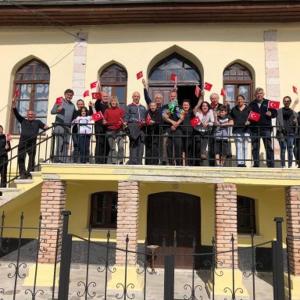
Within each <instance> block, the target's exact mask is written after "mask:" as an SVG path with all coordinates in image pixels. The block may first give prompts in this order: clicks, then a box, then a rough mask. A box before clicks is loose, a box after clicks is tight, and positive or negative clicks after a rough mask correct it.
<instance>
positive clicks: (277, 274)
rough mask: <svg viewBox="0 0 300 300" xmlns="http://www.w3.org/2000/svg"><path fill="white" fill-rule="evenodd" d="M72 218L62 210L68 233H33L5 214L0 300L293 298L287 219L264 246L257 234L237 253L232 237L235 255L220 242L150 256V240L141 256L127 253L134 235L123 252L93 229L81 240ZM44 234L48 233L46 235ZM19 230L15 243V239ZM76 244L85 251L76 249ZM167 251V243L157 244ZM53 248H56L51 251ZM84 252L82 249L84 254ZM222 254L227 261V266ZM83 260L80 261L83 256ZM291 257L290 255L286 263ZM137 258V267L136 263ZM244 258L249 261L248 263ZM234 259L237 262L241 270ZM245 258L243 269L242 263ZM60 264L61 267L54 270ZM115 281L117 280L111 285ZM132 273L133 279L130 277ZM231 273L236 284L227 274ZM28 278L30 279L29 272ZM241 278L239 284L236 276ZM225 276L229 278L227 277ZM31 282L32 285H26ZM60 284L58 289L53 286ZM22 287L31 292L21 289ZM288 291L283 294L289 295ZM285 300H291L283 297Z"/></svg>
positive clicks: (0, 242)
mask: <svg viewBox="0 0 300 300" xmlns="http://www.w3.org/2000/svg"><path fill="white" fill-rule="evenodd" d="M69 215H70V213H69V212H63V216H64V222H63V228H62V229H60V228H45V227H43V226H42V225H41V224H42V223H41V221H42V217H40V218H39V221H38V225H37V226H36V227H26V226H24V219H25V217H24V215H23V214H21V215H20V218H19V224H16V226H6V221H5V218H6V217H5V214H4V213H3V214H2V218H1V227H0V229H1V230H0V269H1V272H0V273H1V275H0V276H1V280H0V299H44V298H45V297H46V298H47V299H59V300H66V299H73V298H74V297H75V298H78V299H81V298H82V299H98V298H101V299H124V300H126V299H143V300H146V299H164V300H170V299H172V300H174V299H193V300H196V299H213V300H214V299H223V298H224V299H232V300H233V299H241V298H242V297H243V295H246V294H249V299H254V300H255V299H264V300H268V299H270V300H273V299H274V300H282V299H289V300H292V296H291V282H288V285H287V286H286V287H285V283H284V280H283V277H284V273H285V272H287V274H288V277H289V278H290V268H289V264H287V265H286V263H289V261H288V251H289V248H287V250H286V251H285V250H284V249H283V244H282V219H281V218H276V219H275V221H276V239H275V240H273V241H266V242H264V243H259V244H257V243H255V235H254V234H252V235H251V246H249V247H240V248H237V246H236V245H237V243H236V240H235V237H234V236H232V237H231V239H230V240H229V241H228V243H229V244H230V245H231V249H230V250H227V251H217V250H216V249H217V246H216V242H215V240H214V239H212V244H211V247H210V250H209V251H206V252H205V251H204V252H201V251H200V252H199V251H197V250H196V249H197V248H196V243H195V240H196V239H194V242H193V245H192V247H191V248H192V251H191V252H190V253H188V252H186V253H182V252H181V253H180V252H179V251H177V250H178V249H177V248H176V247H179V246H180V245H179V246H178V245H177V246H176V243H175V247H172V249H169V250H168V251H167V252H164V251H161V252H160V251H157V252H153V251H151V249H152V248H151V245H147V241H146V242H145V244H143V245H142V246H141V247H139V249H138V250H137V251H132V250H130V247H129V243H130V240H129V236H128V235H127V236H126V237H125V241H124V242H125V243H124V245H125V247H124V248H118V247H116V245H115V243H114V242H112V241H111V237H110V232H107V236H106V241H105V242H101V243H99V242H97V241H95V240H94V239H93V238H92V233H93V228H91V227H89V229H88V234H87V236H85V237H81V236H79V235H77V234H71V233H69V229H68V222H69ZM53 230H54V231H55V233H56V237H57V240H56V246H55V256H54V258H55V259H54V260H53V261H52V262H51V264H52V267H53V268H52V271H51V274H50V275H49V274H48V276H50V277H51V276H52V277H51V278H52V279H51V280H50V281H51V282H52V284H49V286H46V287H45V286H43V287H42V286H40V283H39V280H40V279H39V278H40V276H42V275H43V276H45V274H42V275H41V274H40V272H43V271H40V267H41V257H42V256H43V255H45V254H47V251H52V250H53V249H52V250H49V249H47V247H45V246H44V245H47V240H45V236H47V232H48V233H49V232H52V231H53ZM25 231H32V232H35V234H31V235H30V236H31V238H25V237H26V235H24V232H25ZM43 231H44V232H43ZM13 232H14V235H13V236H15V237H14V238H11V237H10V236H12V234H13ZM78 243H79V244H80V248H78ZM160 246H162V245H160ZM52 247H53V246H52ZM79 249H80V250H79ZM261 249H268V251H269V252H268V253H269V254H268V255H269V256H270V257H271V258H272V259H271V261H272V263H271V267H267V266H264V264H265V263H266V261H265V260H264V259H261V258H259V257H258V253H259V250H261ZM222 255H226V256H227V257H230V259H231V263H230V264H229V265H228V261H227V262H226V265H225V261H223V260H222ZM78 256H80V257H78ZM116 256H119V257H120V256H121V257H122V259H123V263H122V264H116ZM286 256H287V257H286ZM132 257H134V258H135V262H134V263H133V262H132ZM179 257H181V258H182V257H188V258H189V259H191V261H192V264H191V265H190V267H189V268H188V269H187V270H185V271H184V272H180V271H177V259H178V258H179ZM245 257H248V258H247V261H246V262H245ZM158 258H161V259H162V260H163V262H164V263H163V265H162V266H155V263H156V261H157V260H158ZM236 259H239V265H238V264H237V261H236ZM242 260H244V262H243V263H242V262H241V261H242ZM58 264H60V268H57V266H58ZM120 270H121V276H120V273H119V275H118V276H117V277H116V278H118V280H117V282H115V283H114V286H112V285H111V280H112V278H113V277H114V276H115V274H117V273H118V272H120ZM132 270H134V272H135V274H136V276H132ZM226 270H227V272H229V273H230V274H231V279H229V278H228V276H226V277H225V275H226V274H224V272H225V271H226ZM29 271H30V272H31V275H30V272H29ZM240 274H242V280H243V283H244V284H243V286H241V285H240V284H241V280H237V277H238V276H240ZM227 275H228V273H227ZM28 277H31V281H30V283H29V284H28V282H26V280H27V281H28ZM134 277H139V278H140V281H141V282H142V289H141V290H137V287H136V286H135V284H136V282H133V281H132V279H133V278H134ZM57 279H59V280H58V286H57V284H56V281H57ZM220 281H223V282H225V283H226V285H225V286H224V288H223V291H222V292H223V298H220V295H219V294H218V293H217V292H216V290H215V288H216V284H219V283H220ZM24 284H25V285H26V286H24ZM285 288H287V289H288V295H287V296H285V294H284V289H285ZM285 297H286V298H285Z"/></svg>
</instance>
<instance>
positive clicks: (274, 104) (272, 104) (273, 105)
mask: <svg viewBox="0 0 300 300" xmlns="http://www.w3.org/2000/svg"><path fill="white" fill-rule="evenodd" d="M279 107H280V102H279V101H274V100H269V102H268V108H269V109H279Z"/></svg>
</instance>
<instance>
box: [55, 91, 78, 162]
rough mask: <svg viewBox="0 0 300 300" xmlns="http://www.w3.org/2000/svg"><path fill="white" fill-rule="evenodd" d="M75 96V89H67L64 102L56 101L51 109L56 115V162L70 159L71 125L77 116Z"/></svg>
mask: <svg viewBox="0 0 300 300" xmlns="http://www.w3.org/2000/svg"><path fill="white" fill-rule="evenodd" d="M73 96H74V91H73V90H71V89H67V90H65V92H64V97H63V99H62V102H61V103H55V104H54V106H53V107H52V110H51V114H52V115H56V117H55V123H54V135H55V152H54V158H53V161H54V162H67V161H68V150H69V143H70V137H71V125H72V121H73V119H74V116H75V105H74V104H73V103H72V99H73Z"/></svg>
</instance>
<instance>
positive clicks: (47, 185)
mask: <svg viewBox="0 0 300 300" xmlns="http://www.w3.org/2000/svg"><path fill="white" fill-rule="evenodd" d="M65 204H66V193H65V182H63V181H61V180H57V179H54V180H51V179H46V180H44V181H43V184H42V195H41V215H42V228H46V229H45V230H41V239H40V240H41V244H40V249H41V251H40V253H39V262H41V263H53V262H54V261H55V252H56V247H59V245H57V229H60V230H61V229H62V224H63V219H62V216H61V212H62V211H63V210H64V209H65ZM59 244H60V239H59ZM59 255H60V251H58V256H59Z"/></svg>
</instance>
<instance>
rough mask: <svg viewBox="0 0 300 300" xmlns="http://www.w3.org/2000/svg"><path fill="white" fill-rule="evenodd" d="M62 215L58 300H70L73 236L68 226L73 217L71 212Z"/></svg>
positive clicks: (64, 212)
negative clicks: (70, 217) (70, 218)
mask: <svg viewBox="0 0 300 300" xmlns="http://www.w3.org/2000/svg"><path fill="white" fill-rule="evenodd" d="M62 215H63V230H62V242H61V259H60V273H59V288H58V299H59V300H68V295H69V281H70V267H71V254H72V235H70V234H69V233H68V225H69V216H70V215H71V212H70V211H63V212H62Z"/></svg>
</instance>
